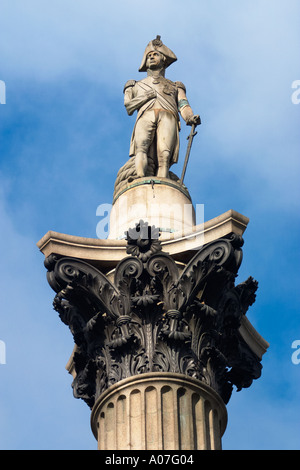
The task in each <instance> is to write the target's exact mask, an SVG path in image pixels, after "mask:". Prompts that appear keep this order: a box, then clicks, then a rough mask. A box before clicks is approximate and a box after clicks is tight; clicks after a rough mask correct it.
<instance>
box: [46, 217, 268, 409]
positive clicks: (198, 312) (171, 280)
mask: <svg viewBox="0 0 300 470" xmlns="http://www.w3.org/2000/svg"><path fill="white" fill-rule="evenodd" d="M136 228H137V229H138V230H135V232H133V231H130V230H129V231H128V234H127V238H128V249H127V252H128V254H131V256H128V257H126V258H124V259H123V260H121V262H120V263H119V264H118V266H117V267H116V269H115V273H114V282H111V281H110V280H109V279H108V277H107V276H106V275H105V274H103V273H102V272H101V271H99V270H98V269H96V268H95V267H94V266H92V265H90V264H89V263H86V262H84V261H82V260H79V259H75V258H62V257H59V256H51V258H49V259H48V260H47V261H46V263H45V266H46V267H47V268H48V274H47V276H48V281H49V283H50V285H51V286H52V288H53V289H54V290H55V291H56V293H57V294H56V297H55V299H54V308H55V309H56V310H57V311H58V312H59V315H60V318H61V320H62V321H63V322H64V323H65V324H66V325H68V326H69V328H70V330H71V332H72V334H73V337H74V341H75V343H76V345H77V352H76V353H75V354H74V364H75V370H76V377H75V379H74V382H73V389H74V394H75V396H77V397H80V398H83V399H84V400H85V401H86V402H87V403H88V405H89V406H92V405H93V403H94V400H95V397H97V396H99V395H100V394H101V393H103V392H104V391H105V390H106V389H107V388H108V387H109V386H111V385H113V384H115V383H117V382H118V381H120V380H122V379H124V378H126V377H129V376H131V375H137V374H142V373H145V372H150V371H164V372H178V373H183V374H186V375H189V376H192V377H195V378H197V379H198V380H201V381H204V382H205V383H207V384H208V385H210V386H211V387H212V388H214V389H215V390H216V391H217V392H218V393H219V394H220V395H221V397H222V398H223V400H224V402H226V403H227V401H228V400H229V398H230V394H231V391H232V388H233V385H235V386H236V387H237V388H238V389H240V388H242V387H247V386H249V384H250V383H251V382H252V380H253V379H255V378H257V377H258V376H259V374H260V370H261V365H260V361H259V360H258V358H257V357H256V356H255V355H254V353H253V352H252V351H251V350H250V349H249V347H248V346H247V345H246V344H245V343H244V341H243V340H242V338H241V336H240V334H239V331H238V330H239V327H240V324H241V319H242V317H243V315H245V314H246V312H247V309H248V308H249V306H250V305H252V303H253V302H254V300H255V292H256V289H257V282H256V281H254V280H253V278H249V279H248V280H247V281H245V282H244V283H241V284H239V285H238V286H235V282H234V281H235V277H236V275H237V270H238V268H239V265H240V263H241V259H242V251H241V246H242V243H243V241H242V239H241V237H238V236H236V235H234V234H230V235H229V236H228V237H225V238H222V239H219V240H215V241H214V242H211V243H209V244H207V245H205V246H203V247H202V248H201V249H200V250H199V251H198V252H197V253H196V254H195V256H194V257H193V258H192V259H191V260H190V262H188V263H187V264H186V266H185V267H184V269H183V270H182V271H180V269H179V267H178V265H177V264H176V262H175V261H174V259H173V258H172V257H171V256H170V255H168V254H167V253H164V252H163V251H162V249H161V244H160V242H159V240H158V239H157V238H149V239H147V237H146V235H147V236H149V234H150V235H151V233H152V234H153V233H154V234H155V236H156V235H157V234H156V231H155V228H153V227H150V228H149V227H148V225H147V224H145V223H143V222H142V221H140V224H139V225H138V226H137V227H136ZM134 235H135V236H136V238H134ZM133 248H136V249H133Z"/></svg>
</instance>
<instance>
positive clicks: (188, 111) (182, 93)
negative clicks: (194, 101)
mask: <svg viewBox="0 0 300 470" xmlns="http://www.w3.org/2000/svg"><path fill="white" fill-rule="evenodd" d="M175 84H176V87H177V93H178V95H177V96H178V111H179V112H180V114H181V116H182V118H183V119H184V120H185V122H186V123H187V125H188V126H192V125H193V124H195V125H197V126H198V125H199V124H201V119H200V116H199V115H198V114H194V113H193V110H192V108H191V106H190V104H189V102H188V99H187V97H186V89H185V86H184V84H183V83H181V82H175Z"/></svg>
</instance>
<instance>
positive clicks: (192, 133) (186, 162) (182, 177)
mask: <svg viewBox="0 0 300 470" xmlns="http://www.w3.org/2000/svg"><path fill="white" fill-rule="evenodd" d="M196 126H197V124H193V125H192V129H191V132H190V135H189V136H188V137H187V140H188V141H189V143H188V146H187V150H186V154H185V160H184V165H183V169H182V175H181V178H180V183H181V184H183V179H184V176H185V172H186V167H187V164H188V161H189V157H190V152H191V147H192V143H193V138H194V137H195V135H196V134H197V132H195V129H196Z"/></svg>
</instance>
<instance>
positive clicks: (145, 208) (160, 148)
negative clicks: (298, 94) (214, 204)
mask: <svg viewBox="0 0 300 470" xmlns="http://www.w3.org/2000/svg"><path fill="white" fill-rule="evenodd" d="M175 60H176V56H175V55H174V53H173V52H172V51H171V50H170V49H168V48H167V47H166V46H165V45H164V44H163V43H162V41H161V39H160V37H159V36H157V38H156V39H154V40H153V41H151V42H150V43H149V44H148V46H147V47H146V50H145V53H144V57H143V59H142V63H141V66H140V69H139V70H140V71H141V72H147V77H146V78H144V79H142V80H140V81H135V80H130V81H128V82H127V83H126V85H125V87H124V104H125V107H126V110H127V112H128V114H129V115H131V114H133V112H134V111H137V118H136V122H135V125H134V130H133V133H132V138H131V142H130V152H129V156H130V158H129V160H128V161H127V162H126V163H125V164H124V166H123V167H122V168H121V169H120V170H119V172H118V175H117V178H116V182H115V188H114V196H113V207H112V211H111V218H110V233H109V236H108V238H107V239H95V238H82V237H77V236H72V235H65V234H60V233H57V232H52V231H50V232H48V233H47V234H46V235H45V236H44V237H43V238H42V239H41V240H40V241H39V242H38V246H39V248H40V250H41V251H42V253H43V254H44V255H45V258H46V259H45V266H46V268H47V270H48V272H47V278H48V281H49V284H50V286H51V287H52V288H53V289H54V291H55V292H56V296H55V299H54V308H55V310H57V312H58V313H59V316H60V318H61V320H62V321H63V323H65V324H66V325H67V326H68V327H69V328H70V331H71V333H72V335H73V338H74V343H75V346H74V350H73V353H72V355H71V357H70V360H69V362H68V364H67V369H68V371H69V372H70V373H71V374H72V375H73V384H72V387H73V392H74V396H75V397H76V398H81V399H83V400H84V401H85V402H86V403H87V405H88V406H89V407H90V408H91V410H92V411H91V426H92V430H93V433H94V435H95V437H96V439H97V441H98V448H99V449H100V450H109V449H111V450H146V449H147V450H148V449H151V450H167V449H168V450H196V449H221V438H222V435H223V433H224V431H225V429H226V423H227V411H226V404H227V403H228V401H229V399H230V397H231V393H232V390H233V389H234V388H236V389H237V390H241V389H242V388H244V387H249V386H250V385H251V384H252V381H253V380H254V379H257V378H259V377H260V375H261V368H262V366H261V359H262V355H263V354H264V353H265V351H266V349H267V347H268V343H267V342H266V341H265V340H264V339H263V338H262V337H261V336H260V335H259V333H258V332H257V331H256V330H255V329H254V328H253V326H252V325H251V323H250V322H249V321H248V320H247V317H246V312H247V310H248V308H249V306H250V305H252V304H253V302H254V301H255V296H256V290H257V282H256V281H255V280H254V279H253V278H252V277H250V278H248V279H247V280H246V281H244V282H242V283H240V284H238V285H236V284H235V278H236V276H237V273H238V269H239V267H240V264H241V262H242V246H243V239H242V235H243V233H244V230H245V229H246V227H247V224H248V221H249V220H248V219H247V217H245V216H243V215H241V214H239V213H237V212H236V211H233V210H229V211H227V212H226V213H224V214H221V215H219V216H217V217H216V218H214V219H212V220H209V221H206V222H203V223H201V224H199V225H196V220H195V211H194V207H193V204H192V200H191V196H190V194H189V191H188V189H187V188H186V186H185V185H184V184H183V177H184V171H185V169H186V163H187V160H188V156H189V151H190V146H191V142H192V138H193V136H194V135H195V132H194V130H195V127H196V126H197V125H199V124H200V118H199V116H198V115H195V114H194V113H193V111H192V109H191V107H190V105H189V103H188V100H187V97H186V89H185V86H184V85H183V84H182V83H181V82H172V81H170V80H168V79H166V78H165V69H166V68H167V67H168V66H169V65H171V64H172V63H173V62H174V61H175ZM178 113H180V115H181V117H182V118H183V120H184V121H185V122H186V123H187V124H188V125H191V126H192V131H191V134H190V139H189V146H188V151H187V155H186V160H185V165H184V171H183V174H182V176H181V178H180V179H179V178H178V177H177V176H176V175H175V174H174V173H172V172H171V171H170V167H171V165H172V164H174V163H176V162H177V160H178V152H179V130H180V120H179V119H180V118H179V114H178ZM171 206H172V207H173V209H174V208H175V210H168V208H170V207H171Z"/></svg>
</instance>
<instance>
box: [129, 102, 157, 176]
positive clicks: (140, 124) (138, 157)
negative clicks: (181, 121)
mask: <svg viewBox="0 0 300 470" xmlns="http://www.w3.org/2000/svg"><path fill="white" fill-rule="evenodd" d="M155 129H156V123H155V115H154V112H153V111H146V112H145V114H144V115H143V116H142V117H141V118H140V119H139V120H138V121H137V123H136V126H135V136H134V141H135V149H136V152H135V168H136V173H137V176H138V177H143V176H146V171H147V165H148V158H147V154H148V150H149V147H150V145H151V143H152V141H153V138H154V134H155Z"/></svg>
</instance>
